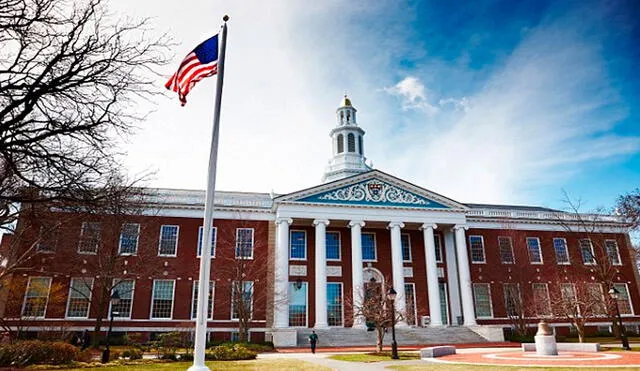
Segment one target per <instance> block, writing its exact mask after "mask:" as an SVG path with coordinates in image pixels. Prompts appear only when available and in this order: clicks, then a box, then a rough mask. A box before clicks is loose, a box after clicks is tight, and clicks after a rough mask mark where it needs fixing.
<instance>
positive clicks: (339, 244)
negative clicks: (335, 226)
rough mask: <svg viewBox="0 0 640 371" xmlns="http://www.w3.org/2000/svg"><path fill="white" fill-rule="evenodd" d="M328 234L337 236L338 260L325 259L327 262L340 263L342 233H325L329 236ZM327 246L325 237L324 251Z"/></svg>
mask: <svg viewBox="0 0 640 371" xmlns="http://www.w3.org/2000/svg"><path fill="white" fill-rule="evenodd" d="M329 233H331V234H337V235H338V259H329V258H327V261H328V262H339V261H342V233H340V232H339V231H327V233H326V234H327V235H329ZM326 246H327V241H326V236H325V249H326ZM325 256H326V252H325Z"/></svg>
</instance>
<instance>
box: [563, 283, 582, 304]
mask: <svg viewBox="0 0 640 371" xmlns="http://www.w3.org/2000/svg"><path fill="white" fill-rule="evenodd" d="M560 295H561V296H562V301H563V302H564V303H565V304H577V300H578V297H577V296H576V286H575V285H574V284H573V283H562V284H560Z"/></svg>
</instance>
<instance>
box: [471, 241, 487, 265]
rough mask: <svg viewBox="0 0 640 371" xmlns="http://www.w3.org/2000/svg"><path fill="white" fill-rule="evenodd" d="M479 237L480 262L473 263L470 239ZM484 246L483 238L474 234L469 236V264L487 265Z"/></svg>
mask: <svg viewBox="0 0 640 371" xmlns="http://www.w3.org/2000/svg"><path fill="white" fill-rule="evenodd" d="M473 237H480V242H481V244H482V261H474V260H473V245H472V244H471V238H473ZM485 250H486V249H485V246H484V236H481V235H478V234H474V235H470V236H469V255H471V264H486V263H487V252H486V251H485Z"/></svg>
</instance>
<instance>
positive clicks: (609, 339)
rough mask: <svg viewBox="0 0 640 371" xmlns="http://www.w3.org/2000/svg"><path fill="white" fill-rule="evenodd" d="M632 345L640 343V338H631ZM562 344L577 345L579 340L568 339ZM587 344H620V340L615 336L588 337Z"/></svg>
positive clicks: (585, 340)
mask: <svg viewBox="0 0 640 371" xmlns="http://www.w3.org/2000/svg"><path fill="white" fill-rule="evenodd" d="M628 339H629V342H630V343H638V342H640V336H629V337H628ZM560 342H561V343H577V342H578V338H574V337H570V338H569V337H568V338H565V339H563V340H562V341H560ZM584 342H585V343H600V344H620V339H619V338H616V337H614V336H599V337H587V338H585V339H584Z"/></svg>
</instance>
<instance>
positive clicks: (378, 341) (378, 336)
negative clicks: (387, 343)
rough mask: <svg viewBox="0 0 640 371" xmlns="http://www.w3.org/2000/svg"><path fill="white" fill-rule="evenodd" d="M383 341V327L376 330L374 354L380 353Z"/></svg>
mask: <svg viewBox="0 0 640 371" xmlns="http://www.w3.org/2000/svg"><path fill="white" fill-rule="evenodd" d="M383 340H384V327H377V328H376V352H377V353H380V352H382V341H383Z"/></svg>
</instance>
